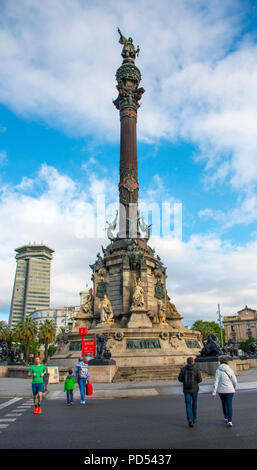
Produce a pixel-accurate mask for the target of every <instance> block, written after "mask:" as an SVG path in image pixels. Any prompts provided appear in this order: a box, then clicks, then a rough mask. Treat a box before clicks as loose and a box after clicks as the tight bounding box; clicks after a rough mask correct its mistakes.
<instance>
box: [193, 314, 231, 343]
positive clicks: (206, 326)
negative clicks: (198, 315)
mask: <svg viewBox="0 0 257 470" xmlns="http://www.w3.org/2000/svg"><path fill="white" fill-rule="evenodd" d="M192 329H193V330H197V331H200V333H201V335H202V338H203V341H205V340H207V338H208V336H209V334H211V333H214V334H215V335H216V336H217V338H218V339H219V341H220V326H219V324H218V323H216V322H215V321H211V322H210V321H203V320H197V321H195V322H194V324H193V326H192ZM222 336H223V344H225V330H224V328H222ZM220 342H221V341H220Z"/></svg>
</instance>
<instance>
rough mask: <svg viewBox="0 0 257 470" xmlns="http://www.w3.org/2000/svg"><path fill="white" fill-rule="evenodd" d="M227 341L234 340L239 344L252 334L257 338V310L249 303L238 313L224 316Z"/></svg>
mask: <svg viewBox="0 0 257 470" xmlns="http://www.w3.org/2000/svg"><path fill="white" fill-rule="evenodd" d="M223 324H224V328H225V332H226V339H227V341H228V340H229V339H230V340H233V341H234V342H235V343H236V344H237V345H239V344H240V343H241V342H242V341H246V340H247V339H249V338H250V337H251V336H252V337H253V338H255V339H257V310H255V309H253V308H249V307H247V305H246V306H245V307H244V308H243V309H242V310H239V311H238V312H237V314H236V315H231V316H226V317H223Z"/></svg>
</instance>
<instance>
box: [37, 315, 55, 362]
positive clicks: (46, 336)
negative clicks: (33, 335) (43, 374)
mask: <svg viewBox="0 0 257 470" xmlns="http://www.w3.org/2000/svg"><path fill="white" fill-rule="evenodd" d="M38 339H39V341H40V343H41V344H44V346H45V357H44V360H45V364H47V361H48V347H49V345H50V344H51V343H54V342H55V339H56V325H55V323H54V322H53V320H48V319H47V320H45V321H44V322H43V323H41V325H40V327H39V331H38Z"/></svg>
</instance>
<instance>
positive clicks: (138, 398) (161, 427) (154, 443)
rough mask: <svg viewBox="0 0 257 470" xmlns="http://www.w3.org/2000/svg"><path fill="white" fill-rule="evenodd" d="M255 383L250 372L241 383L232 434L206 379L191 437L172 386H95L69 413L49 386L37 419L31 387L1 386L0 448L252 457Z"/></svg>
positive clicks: (21, 383)
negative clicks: (244, 453) (247, 452)
mask: <svg viewBox="0 0 257 470" xmlns="http://www.w3.org/2000/svg"><path fill="white" fill-rule="evenodd" d="M256 379H257V371H256V370H255V369H250V370H249V371H244V372H240V374H239V375H238V384H239V386H238V390H237V393H236V395H235V399H234V418H233V428H232V429H229V428H227V427H226V426H225V425H224V422H223V417H222V411H221V404H220V400H219V398H217V399H216V400H214V399H213V398H212V396H211V393H210V390H211V383H212V379H204V381H203V384H202V385H201V387H200V394H199V416H198V418H199V420H198V423H197V424H196V425H195V426H194V428H193V429H191V428H189V427H188V425H187V421H186V416H185V405H184V397H183V393H182V388H181V387H180V386H178V382H176V381H171V382H151V383H149V382H146V383H119V384H95V392H94V396H93V397H92V398H88V399H87V402H86V405H85V406H82V405H80V399H79V394H78V392H77V391H76V392H75V400H74V405H73V406H67V405H66V404H65V394H64V392H63V384H58V385H50V386H49V392H48V394H47V395H46V397H45V398H44V400H43V407H42V409H43V413H42V415H34V414H33V400H32V397H31V381H30V380H27V379H11V378H1V379H0V390H1V398H0V448H1V449H67V448H68V449H85V450H86V449H256V448H257V444H256V434H257V421H256V415H257V380H256ZM5 392H6V393H5ZM7 392H8V393H7ZM17 395H18V396H17ZM110 398H113V399H110ZM14 436H15V437H14Z"/></svg>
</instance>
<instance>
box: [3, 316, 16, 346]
mask: <svg viewBox="0 0 257 470" xmlns="http://www.w3.org/2000/svg"><path fill="white" fill-rule="evenodd" d="M12 340H13V330H12V329H11V328H10V327H9V325H8V323H6V322H5V321H3V320H1V321H0V341H7V343H8V346H9V347H10V346H11V343H12Z"/></svg>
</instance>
